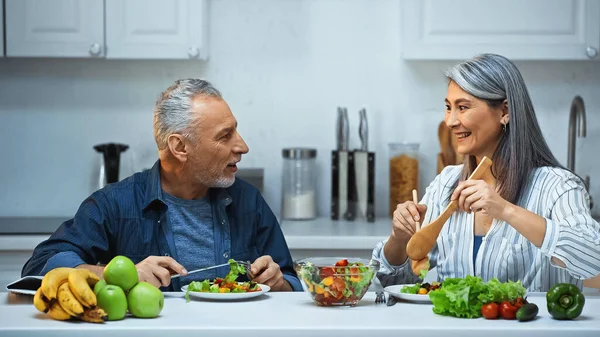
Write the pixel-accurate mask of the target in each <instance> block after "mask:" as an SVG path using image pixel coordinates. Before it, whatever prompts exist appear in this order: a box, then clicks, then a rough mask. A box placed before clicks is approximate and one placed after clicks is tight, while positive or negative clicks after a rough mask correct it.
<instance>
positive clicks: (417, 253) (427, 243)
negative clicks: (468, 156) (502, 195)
mask: <svg viewBox="0 0 600 337" xmlns="http://www.w3.org/2000/svg"><path fill="white" fill-rule="evenodd" d="M490 166H492V160H491V159H489V158H488V157H483V159H482V160H481V162H480V163H479V165H477V168H476V169H475V171H473V173H472V174H471V176H470V177H469V179H475V180H477V179H481V178H482V177H483V176H484V175H485V174H486V173H487V172H488V170H489V168H490ZM456 208H458V200H452V201H450V203H449V204H448V206H447V207H446V209H445V210H444V211H443V212H442V214H440V216H439V217H438V218H437V219H435V220H433V221H432V222H430V223H429V225H427V226H425V227H423V228H422V229H421V230H420V231H418V232H416V233H415V235H413V236H412V238H410V240H409V241H408V244H407V245H406V254H407V255H408V257H410V259H411V260H413V261H420V260H421V259H423V258H425V257H426V256H427V254H428V253H429V251H430V250H431V249H432V248H433V246H434V245H435V241H436V240H437V237H438V235H440V232H441V231H442V227H443V226H444V224H445V223H446V221H448V218H450V215H452V213H454V211H455V210H456Z"/></svg>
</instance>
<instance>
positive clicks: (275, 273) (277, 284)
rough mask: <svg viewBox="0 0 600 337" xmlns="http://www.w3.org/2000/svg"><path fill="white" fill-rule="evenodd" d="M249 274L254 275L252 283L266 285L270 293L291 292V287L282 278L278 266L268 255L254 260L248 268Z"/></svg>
mask: <svg viewBox="0 0 600 337" xmlns="http://www.w3.org/2000/svg"><path fill="white" fill-rule="evenodd" d="M250 273H251V274H252V275H254V278H253V279H252V281H254V282H256V283H262V284H266V285H268V286H269V287H271V290H272V291H292V286H290V284H289V283H288V282H287V281H286V280H285V279H284V278H283V273H282V272H281V269H280V268H279V265H278V264H277V263H275V261H273V258H271V256H269V255H264V256H261V257H259V258H258V259H256V261H254V263H252V265H251V266H250Z"/></svg>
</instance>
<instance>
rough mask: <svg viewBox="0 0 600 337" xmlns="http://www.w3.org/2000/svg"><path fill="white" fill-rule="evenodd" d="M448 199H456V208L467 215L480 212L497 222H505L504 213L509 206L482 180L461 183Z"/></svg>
mask: <svg viewBox="0 0 600 337" xmlns="http://www.w3.org/2000/svg"><path fill="white" fill-rule="evenodd" d="M450 199H451V200H456V199H458V207H459V208H460V209H462V210H463V211H465V212H467V213H471V212H481V213H482V214H484V215H488V216H490V217H492V218H495V219H499V220H505V219H504V218H505V217H504V213H505V210H506V209H507V208H508V207H507V206H509V204H510V203H509V202H508V201H506V200H504V199H503V198H502V197H501V196H500V195H499V194H498V193H497V192H496V190H495V189H494V188H493V187H492V186H490V185H488V184H487V183H486V182H485V181H483V180H466V181H463V182H461V183H460V184H458V186H457V187H456V189H455V190H454V193H452V197H450Z"/></svg>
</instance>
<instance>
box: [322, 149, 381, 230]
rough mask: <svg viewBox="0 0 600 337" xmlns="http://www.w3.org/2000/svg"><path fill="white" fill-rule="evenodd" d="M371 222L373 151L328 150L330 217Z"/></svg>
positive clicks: (373, 209) (373, 198)
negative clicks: (329, 157) (329, 158)
mask: <svg viewBox="0 0 600 337" xmlns="http://www.w3.org/2000/svg"><path fill="white" fill-rule="evenodd" d="M357 216H359V217H361V218H365V219H366V220H367V221H368V222H374V221H375V153H374V152H367V151H359V150H356V151H335V150H334V151H332V152H331V219H332V220H339V219H340V218H343V219H345V220H348V221H353V220H355V219H356V217H357Z"/></svg>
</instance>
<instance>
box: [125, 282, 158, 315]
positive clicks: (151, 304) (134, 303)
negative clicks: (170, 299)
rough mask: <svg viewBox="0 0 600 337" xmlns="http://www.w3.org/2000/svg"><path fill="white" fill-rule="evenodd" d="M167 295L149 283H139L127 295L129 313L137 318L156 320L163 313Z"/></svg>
mask: <svg viewBox="0 0 600 337" xmlns="http://www.w3.org/2000/svg"><path fill="white" fill-rule="evenodd" d="M164 303H165V295H164V294H163V293H162V291H160V289H158V288H157V287H155V286H153V285H152V284H150V283H148V282H139V283H138V284H136V285H135V286H134V287H133V288H131V290H129V293H128V294H127V305H128V306H129V312H131V314H132V315H133V316H135V317H141V318H154V317H157V316H158V314H160V312H161V311H162V308H163V305H164Z"/></svg>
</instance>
